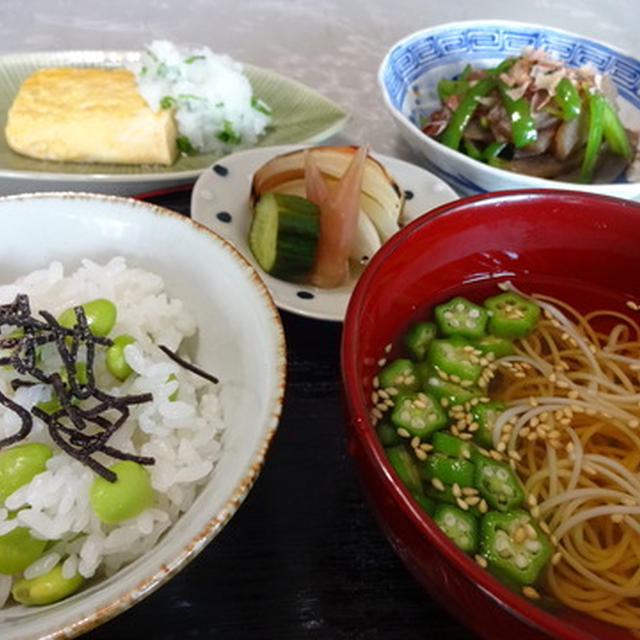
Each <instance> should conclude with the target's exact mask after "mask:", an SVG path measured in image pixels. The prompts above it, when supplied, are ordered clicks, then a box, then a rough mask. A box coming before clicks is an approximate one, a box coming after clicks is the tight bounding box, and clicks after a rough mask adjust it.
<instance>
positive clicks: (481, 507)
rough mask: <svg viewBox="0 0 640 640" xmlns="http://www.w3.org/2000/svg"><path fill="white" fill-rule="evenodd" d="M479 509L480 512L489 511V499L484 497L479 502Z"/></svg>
mask: <svg viewBox="0 0 640 640" xmlns="http://www.w3.org/2000/svg"><path fill="white" fill-rule="evenodd" d="M478 511H479V512H480V513H487V511H489V505H487V501H486V500H485V499H484V498H483V499H482V500H480V502H479V503H478Z"/></svg>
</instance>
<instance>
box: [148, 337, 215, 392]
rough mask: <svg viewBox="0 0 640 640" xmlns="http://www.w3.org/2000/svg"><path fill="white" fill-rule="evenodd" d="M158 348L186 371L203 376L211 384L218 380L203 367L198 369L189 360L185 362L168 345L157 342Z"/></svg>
mask: <svg viewBox="0 0 640 640" xmlns="http://www.w3.org/2000/svg"><path fill="white" fill-rule="evenodd" d="M158 348H159V349H160V351H162V353H164V354H166V355H167V356H169V357H170V358H171V359H172V360H173V361H174V362H177V363H178V364H179V365H180V366H181V367H184V368H185V369H187V370H188V371H191V373H195V374H196V375H197V376H200V377H201V378H204V379H205V380H208V381H209V382H213V384H218V382H220V381H219V380H218V378H216V377H215V376H214V375H213V374H211V373H208V372H207V371H204V370H203V369H200V367H196V365H195V364H192V363H191V362H187V361H186V360H184V359H183V358H181V357H180V356H179V355H178V354H177V353H176V352H175V351H171V349H169V347H167V346H165V345H163V344H159V345H158Z"/></svg>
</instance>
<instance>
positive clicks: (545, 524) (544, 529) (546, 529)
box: [539, 521, 551, 535]
mask: <svg viewBox="0 0 640 640" xmlns="http://www.w3.org/2000/svg"><path fill="white" fill-rule="evenodd" d="M539 525H540V528H541V529H542V530H543V531H544V532H545V533H546V534H547V535H549V534H550V533H551V529H549V525H548V524H547V523H546V522H544V521H542V522H540V523H539Z"/></svg>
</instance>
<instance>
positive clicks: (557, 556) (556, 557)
mask: <svg viewBox="0 0 640 640" xmlns="http://www.w3.org/2000/svg"><path fill="white" fill-rule="evenodd" d="M560 560H562V554H561V553H560V552H559V551H558V552H557V553H554V554H553V556H551V564H552V565H554V566H555V565H557V564H558V562H560Z"/></svg>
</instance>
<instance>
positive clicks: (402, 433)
mask: <svg viewBox="0 0 640 640" xmlns="http://www.w3.org/2000/svg"><path fill="white" fill-rule="evenodd" d="M396 433H397V434H398V435H399V436H400V437H401V438H410V437H411V434H410V433H409V432H408V431H407V430H406V429H405V428H404V427H400V428H399V429H398V430H397V431H396Z"/></svg>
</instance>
